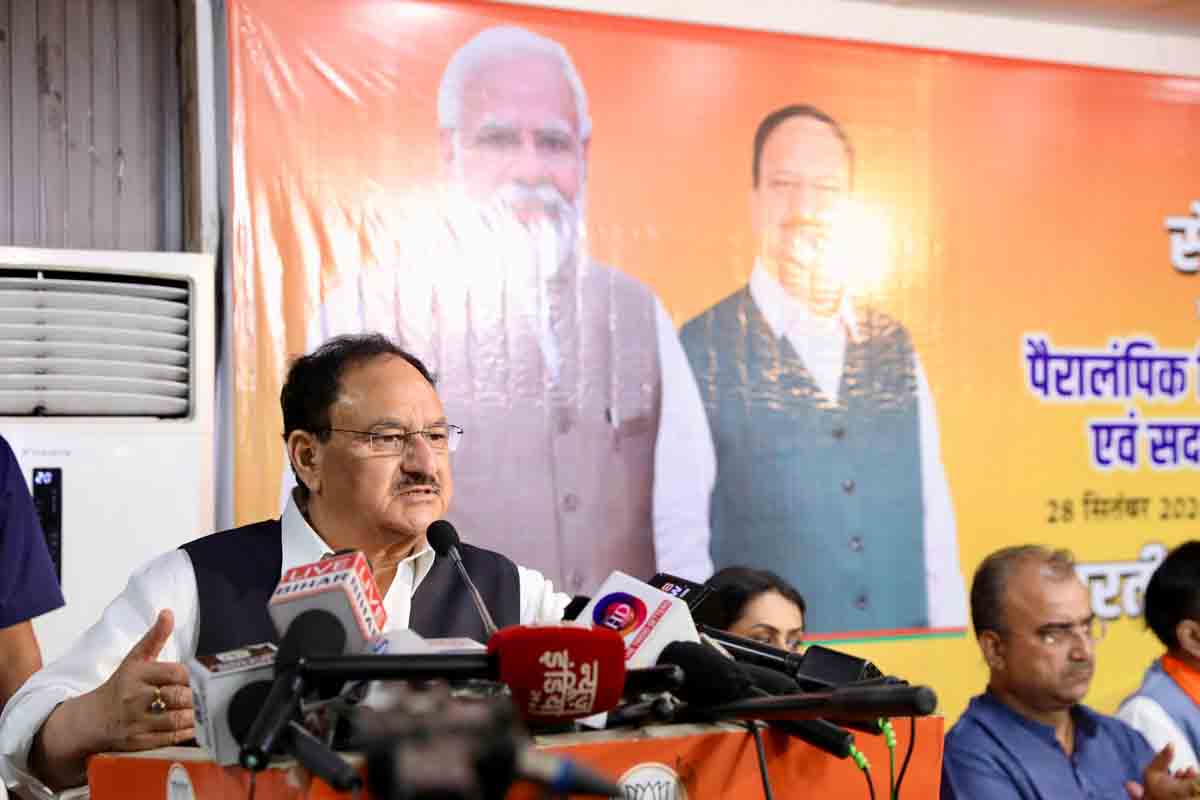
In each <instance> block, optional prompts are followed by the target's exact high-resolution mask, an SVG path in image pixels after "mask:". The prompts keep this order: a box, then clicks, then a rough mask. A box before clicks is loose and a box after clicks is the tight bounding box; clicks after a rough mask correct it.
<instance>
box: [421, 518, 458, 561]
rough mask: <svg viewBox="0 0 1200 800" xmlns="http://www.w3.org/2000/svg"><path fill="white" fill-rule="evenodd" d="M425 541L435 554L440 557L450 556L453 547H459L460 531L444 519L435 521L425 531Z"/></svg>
mask: <svg viewBox="0 0 1200 800" xmlns="http://www.w3.org/2000/svg"><path fill="white" fill-rule="evenodd" d="M425 539H426V541H428V542H429V546H430V547H432V548H433V552H435V553H437V554H438V555H439V556H445V555H447V554H449V552H450V548H451V547H458V541H459V540H458V531H456V530H454V526H453V525H451V524H450V523H449V522H447V521H446V520H444V519H439V520H434V521H433V522H431V523H430V524H429V527H428V528H426V529H425Z"/></svg>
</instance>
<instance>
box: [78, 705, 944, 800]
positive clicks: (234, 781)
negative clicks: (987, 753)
mask: <svg viewBox="0 0 1200 800" xmlns="http://www.w3.org/2000/svg"><path fill="white" fill-rule="evenodd" d="M892 724H893V725H894V726H895V728H896V770H897V772H898V771H899V769H900V764H901V762H902V760H903V758H904V753H905V750H906V748H907V747H908V742H909V729H910V728H909V726H910V721H909V720H907V719H896V720H893V722H892ZM914 729H915V733H916V737H915V746H914V748H913V754H912V759H911V760H910V763H909V766H908V771H907V773H906V774H905V777H904V783H903V786H902V794H901V797H902V798H903V800H920V799H922V798H930V799H931V800H936V798H937V797H938V792H939V786H940V781H941V768H942V734H943V720H942V718H941V717H923V718H920V719H917V720H916V725H915V728H914ZM855 743H856V745H857V747H858V749H859V750H860V751H862V752H863V754H864V755H865V756H866V757H867V759H868V761H869V762H870V767H871V769H870V772H871V775H872V777H873V780H874V784H875V795H876V797H878V798H880V800H883V799H884V798H887V797H888V786H889V784H888V751H887V746H886V744H885V742H884V739H883V737H882V736H872V735H870V734H864V733H856V734H855ZM537 744H538V746H539V747H541V748H542V749H544V750H546V751H548V752H553V753H558V754H561V755H565V756H569V757H570V758H573V759H575V760H577V761H579V762H581V763H584V764H587V765H589V766H591V767H593V768H594V769H596V770H598V771H600V772H601V773H603V774H604V775H606V776H608V777H610V778H612V779H613V780H616V779H618V778H620V779H622V786H623V788H624V789H625V796H626V798H627V800H685V798H686V800H708V799H709V798H712V800H719V799H720V798H739V800H741V798H747V799H748V800H754V798H761V797H763V787H762V778H761V776H760V772H759V765H758V755H757V750H756V748H755V744H754V738H753V737H752V736H751V735H750V733H749V732H748V731H747V730H746V729H745V728H744V727H742V726H737V725H731V724H719V725H664V726H653V727H647V728H641V729H635V730H625V731H595V732H588V733H574V734H561V735H556V736H544V737H539V738H538V739H537ZM763 744H764V749H765V751H766V760H767V768H768V772H769V774H770V778H771V786H772V789H773V790H774V793H775V796H776V797H797V796H805V797H836V798H863V799H864V800H866V798H869V797H870V794H869V792H868V789H867V781H866V779H865V777H864V776H863V773H862V771H861V770H859V769H858V767H857V766H855V764H854V762H853V761H851V760H849V759H837V758H833V757H832V756H829V755H826V754H825V753H823V752H821V751H819V750H817V749H816V748H814V747H811V746H810V745H808V744H805V743H804V742H801V741H799V740H797V739H792V738H790V737H788V736H787V735H786V734H782V733H779V732H777V731H771V730H769V729H767V730H764V731H763ZM348 757H349V758H351V759H352V760H355V761H356V762H357V763H359V764H361V759H360V758H358V757H357V756H355V755H350V756H348ZM88 785H89V787H90V788H91V796H92V800H115V798H122V800H141V799H142V798H147V799H148V798H154V800H161V799H162V798H164V797H165V798H166V799H167V800H191V799H192V798H197V799H198V800H209V798H221V799H222V800H224V798H246V797H249V796H250V774H249V773H248V772H246V771H245V770H243V769H241V768H238V767H221V766H218V765H217V764H214V763H213V762H212V761H211V760H210V759H209V758H208V756H207V754H206V753H205V752H204V751H203V750H201V749H198V748H182V747H171V748H164V749H161V750H148V751H146V752H143V753H121V754H117V753H106V754H102V755H98V756H96V757H94V758H93V759H92V760H91V761H90V762H89V764H88ZM543 794H544V793H543V792H542V790H541V789H535V788H534V787H531V786H528V785H517V786H514V787H513V789H512V791H510V792H509V795H508V798H509V800H533V799H534V798H540V797H542V796H543ZM350 796H351V795H349V794H343V793H338V792H335V791H333V790H332V789H330V788H329V787H328V786H326V785H325V784H324V783H323V782H321V781H312V782H311V785H310V784H309V782H308V781H307V780H305V777H304V773H303V772H302V771H301V770H299V769H297V768H296V767H295V765H294V764H293V763H292V762H286V761H283V762H280V763H278V764H273V765H272V766H271V767H270V768H269V769H267V770H264V771H263V772H261V773H259V774H258V776H257V778H256V779H255V787H254V797H255V800H276V799H281V798H301V797H304V798H312V799H313V800H319V799H322V798H323V799H325V800H332V799H333V798H347V797H350ZM360 796H361V797H368V796H369V795H368V793H366V792H363V793H361V794H360Z"/></svg>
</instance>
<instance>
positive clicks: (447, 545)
mask: <svg viewBox="0 0 1200 800" xmlns="http://www.w3.org/2000/svg"><path fill="white" fill-rule="evenodd" d="M425 539H426V540H427V541H428V542H429V546H430V547H432V548H433V552H435V553H437V554H438V555H439V556H441V557H449V558H450V560H451V561H453V562H454V566H456V567H458V574H459V575H461V576H462V579H463V583H465V584H466V586H467V591H469V592H470V593H471V602H473V603H474V604H475V610H476V611H478V612H479V618H480V619H481V620H483V629H484V631H485V632H486V633H487V636H488V638H491V637H492V636H494V635H495V634H496V623H495V622H494V621H493V620H492V615H491V614H490V613H489V612H488V610H487V606H486V605H484V602H483V597H482V596H481V595H480V594H479V590H478V589H477V588H475V581H473V580H471V576H470V575H469V574H467V567H466V565H465V564H463V560H462V554H461V553H459V552H458V544H459V539H458V531H456V530H455V529H454V526H453V525H451V524H450V523H449V522H447V521H446V520H444V519H439V520H434V521H433V522H431V523H430V525H429V527H428V528H426V529H425Z"/></svg>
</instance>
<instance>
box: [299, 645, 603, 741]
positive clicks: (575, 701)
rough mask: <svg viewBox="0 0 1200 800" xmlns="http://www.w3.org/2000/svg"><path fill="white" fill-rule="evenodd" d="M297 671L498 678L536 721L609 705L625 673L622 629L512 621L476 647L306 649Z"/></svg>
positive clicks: (339, 676)
mask: <svg viewBox="0 0 1200 800" xmlns="http://www.w3.org/2000/svg"><path fill="white" fill-rule="evenodd" d="M296 671H297V672H298V673H299V674H300V675H301V676H303V677H304V678H305V679H307V680H311V681H322V682H324V681H330V682H345V681H360V680H384V681H426V680H446V681H466V680H491V681H500V682H502V683H505V684H507V685H508V687H509V690H510V691H511V693H512V696H513V700H514V702H515V703H516V705H517V707H518V709H519V711H520V713H521V716H522V717H523V718H524V719H525V720H527V721H529V722H538V723H541V722H564V721H568V720H574V719H578V718H580V717H586V716H590V715H591V714H594V713H598V712H600V711H607V710H608V709H610V708H612V707H613V706H615V705H616V704H617V702H618V701H619V700H620V697H621V692H622V689H623V688H624V685H625V675H626V670H625V661H624V645H623V643H622V641H621V637H620V636H619V635H617V634H616V633H614V632H613V631H609V630H604V629H595V628H583V627H579V626H575V625H569V626H568V625H549V626H527V625H513V626H510V627H507V628H503V629H501V630H500V631H498V632H497V633H496V634H495V635H494V636H492V637H491V638H490V639H489V640H488V647H487V651H486V652H480V653H428V654H423V653H416V654H412V655H353V656H322V655H315V656H307V657H305V658H303V659H301V660H300V661H298V662H297V663H296Z"/></svg>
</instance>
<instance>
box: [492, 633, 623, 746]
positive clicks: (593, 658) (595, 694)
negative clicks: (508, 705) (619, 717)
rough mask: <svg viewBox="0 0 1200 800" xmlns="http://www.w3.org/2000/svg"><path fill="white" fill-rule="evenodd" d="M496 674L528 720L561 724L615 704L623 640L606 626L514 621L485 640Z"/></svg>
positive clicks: (620, 684) (620, 683)
mask: <svg viewBox="0 0 1200 800" xmlns="http://www.w3.org/2000/svg"><path fill="white" fill-rule="evenodd" d="M488 654H489V655H491V656H492V657H493V658H495V659H496V663H497V677H498V678H499V680H500V682H501V683H505V684H507V685H508V687H509V689H510V690H511V691H512V696H513V704H514V705H515V706H516V708H517V710H518V712H519V713H520V714H521V717H522V718H523V719H524V720H526V721H527V722H564V721H567V720H572V719H579V718H581V717H588V716H591V715H592V714H597V713H599V712H601V711H608V710H609V709H611V708H615V707H616V705H617V703H618V702H620V700H621V691H622V689H623V688H624V686H625V642H624V640H623V639H622V638H621V636H620V634H618V633H617V632H616V631H611V630H608V629H606V628H583V627H578V626H574V625H563V626H553V625H546V626H525V625H513V626H510V627H507V628H502V629H500V630H499V631H497V632H496V633H495V634H493V635H492V637H491V638H490V639H489V640H488Z"/></svg>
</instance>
